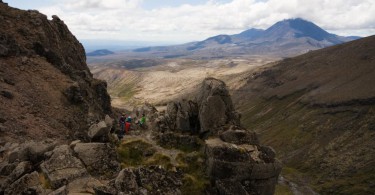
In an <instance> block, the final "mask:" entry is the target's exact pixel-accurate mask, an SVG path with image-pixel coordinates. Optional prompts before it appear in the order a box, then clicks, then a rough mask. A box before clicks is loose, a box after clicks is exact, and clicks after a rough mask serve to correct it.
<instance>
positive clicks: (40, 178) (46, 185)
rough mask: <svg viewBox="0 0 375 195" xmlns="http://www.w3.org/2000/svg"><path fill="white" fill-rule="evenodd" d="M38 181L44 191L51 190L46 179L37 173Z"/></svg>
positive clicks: (42, 174) (49, 183)
mask: <svg viewBox="0 0 375 195" xmlns="http://www.w3.org/2000/svg"><path fill="white" fill-rule="evenodd" d="M39 181H40V183H41V184H42V186H43V188H44V189H52V185H51V182H50V181H49V180H48V179H47V178H46V176H45V175H44V173H39Z"/></svg>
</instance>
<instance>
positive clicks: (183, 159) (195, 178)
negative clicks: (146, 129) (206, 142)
mask: <svg viewBox="0 0 375 195" xmlns="http://www.w3.org/2000/svg"><path fill="white" fill-rule="evenodd" d="M200 149H201V148H198V149H197V148H195V151H192V150H193V149H192V148H189V150H188V151H189V152H181V153H179V154H178V156H177V157H176V162H175V163H176V164H173V163H172V162H171V159H170V157H169V156H166V155H164V154H161V153H160V152H157V151H156V150H155V149H154V148H153V146H152V145H151V144H149V143H146V142H145V141H143V140H132V141H128V142H125V143H122V144H120V145H119V147H118V148H117V152H118V155H119V157H120V161H121V164H122V167H124V168H125V167H136V166H147V165H161V166H163V167H164V168H166V169H167V170H172V169H175V168H178V169H180V170H182V172H183V173H184V175H183V178H182V182H183V186H182V188H181V191H182V194H202V193H204V190H205V189H206V187H207V186H208V185H209V181H208V178H207V176H206V175H205V169H204V166H202V164H204V158H205V157H204V154H203V153H202V152H201V151H200Z"/></svg>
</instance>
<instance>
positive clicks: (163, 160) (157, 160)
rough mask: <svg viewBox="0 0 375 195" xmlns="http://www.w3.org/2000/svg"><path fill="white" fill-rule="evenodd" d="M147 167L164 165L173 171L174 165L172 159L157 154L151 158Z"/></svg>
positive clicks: (147, 162)
mask: <svg viewBox="0 0 375 195" xmlns="http://www.w3.org/2000/svg"><path fill="white" fill-rule="evenodd" d="M145 164H146V165H162V166H163V167H164V168H165V169H167V170H171V169H172V168H173V165H172V163H171V159H170V158H169V157H168V156H166V155H163V154H160V153H155V154H154V155H153V156H152V158H149V159H148V160H147V161H146V162H145Z"/></svg>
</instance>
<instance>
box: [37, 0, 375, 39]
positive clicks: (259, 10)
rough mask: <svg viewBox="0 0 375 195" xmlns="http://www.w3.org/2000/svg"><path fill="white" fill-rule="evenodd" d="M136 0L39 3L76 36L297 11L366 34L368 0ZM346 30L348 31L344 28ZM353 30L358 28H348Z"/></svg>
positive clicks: (158, 34)
mask: <svg viewBox="0 0 375 195" xmlns="http://www.w3.org/2000/svg"><path fill="white" fill-rule="evenodd" d="M146 2H147V1H142V0H80V1H75V0H61V1H59V3H57V4H55V5H54V6H50V7H45V8H41V9H40V11H41V12H43V13H45V14H47V15H49V16H50V15H53V14H56V15H59V17H60V18H61V19H62V20H64V21H65V22H66V23H67V24H68V26H69V28H70V29H71V30H72V31H73V33H75V34H76V35H77V37H78V38H80V39H121V40H144V41H164V42H165V41H171V42H173V41H174V42H186V41H192V40H201V39H205V38H207V37H208V36H212V35H217V34H233V33H239V32H241V31H243V30H246V29H248V28H263V29H265V28H268V27H269V26H271V25H272V24H274V23H275V22H277V21H280V20H283V19H288V18H296V17H302V18H304V19H307V20H310V21H312V22H314V23H316V24H317V25H319V26H321V27H322V28H324V29H326V30H329V31H332V32H335V33H338V34H340V35H362V36H363V35H371V34H373V33H374V31H375V30H374V29H375V2H374V1H373V0H361V1H358V0H330V1H327V0H267V1H264V0H263V1H259V0H233V1H231V2H229V3H228V2H227V3H223V2H219V1H214V0H210V1H207V2H206V3H203V4H198V5H189V4H183V5H180V6H177V7H171V6H169V7H161V8H156V9H144V8H142V5H144V4H145V3H146ZM348 33H349V34H348ZM350 33H359V34H350Z"/></svg>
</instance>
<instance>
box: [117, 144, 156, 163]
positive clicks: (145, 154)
mask: <svg viewBox="0 0 375 195" xmlns="http://www.w3.org/2000/svg"><path fill="white" fill-rule="evenodd" d="M117 153H118V154H119V157H120V162H121V165H122V167H132V166H140V165H143V164H145V162H146V161H147V159H148V158H150V157H151V156H153V155H154V153H155V149H153V148H152V145H151V144H149V143H146V142H144V141H142V140H136V141H131V142H126V143H123V144H121V145H120V146H119V147H118V148H117Z"/></svg>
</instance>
